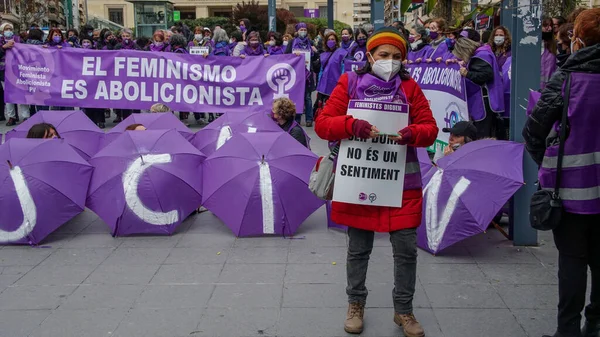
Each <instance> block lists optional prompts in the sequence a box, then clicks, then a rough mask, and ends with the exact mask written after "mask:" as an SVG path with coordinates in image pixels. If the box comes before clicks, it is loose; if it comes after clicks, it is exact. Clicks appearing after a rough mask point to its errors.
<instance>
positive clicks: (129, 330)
mask: <svg viewBox="0 0 600 337" xmlns="http://www.w3.org/2000/svg"><path fill="white" fill-rule="evenodd" d="M203 311H204V309H203V308H187V309H173V308H169V309H147V308H135V309H131V310H130V311H129V313H127V315H126V316H125V318H124V319H123V320H122V321H121V323H120V324H119V327H118V328H117V330H116V331H115V333H114V334H112V336H113V337H167V336H169V337H171V336H175V337H178V336H198V334H197V333H196V331H197V329H196V326H197V325H198V322H199V321H200V318H201V316H202V312H203Z"/></svg>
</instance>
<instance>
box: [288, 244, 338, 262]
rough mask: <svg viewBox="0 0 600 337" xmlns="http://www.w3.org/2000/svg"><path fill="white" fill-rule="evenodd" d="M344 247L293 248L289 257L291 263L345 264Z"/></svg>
mask: <svg viewBox="0 0 600 337" xmlns="http://www.w3.org/2000/svg"><path fill="white" fill-rule="evenodd" d="M346 255H347V253H346V248H344V247H317V246H292V247H290V254H289V256H288V262H289V263H305V264H313V263H324V264H331V263H332V262H336V263H344V262H345V261H346Z"/></svg>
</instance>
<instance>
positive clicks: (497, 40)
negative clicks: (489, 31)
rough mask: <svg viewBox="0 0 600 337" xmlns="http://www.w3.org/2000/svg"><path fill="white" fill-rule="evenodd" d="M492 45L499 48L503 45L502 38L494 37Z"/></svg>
mask: <svg viewBox="0 0 600 337" xmlns="http://www.w3.org/2000/svg"><path fill="white" fill-rule="evenodd" d="M494 43H495V44H496V46H501V45H503V44H504V36H494Z"/></svg>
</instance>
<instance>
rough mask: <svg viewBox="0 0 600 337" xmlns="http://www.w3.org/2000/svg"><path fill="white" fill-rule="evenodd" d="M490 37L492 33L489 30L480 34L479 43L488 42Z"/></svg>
mask: <svg viewBox="0 0 600 337" xmlns="http://www.w3.org/2000/svg"><path fill="white" fill-rule="evenodd" d="M490 36H492V31H491V30H486V31H484V32H483V33H482V34H481V41H489V40H490Z"/></svg>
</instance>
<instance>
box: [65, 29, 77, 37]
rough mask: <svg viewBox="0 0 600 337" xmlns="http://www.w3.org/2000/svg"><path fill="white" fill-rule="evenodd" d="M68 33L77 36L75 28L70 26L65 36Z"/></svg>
mask: <svg viewBox="0 0 600 337" xmlns="http://www.w3.org/2000/svg"><path fill="white" fill-rule="evenodd" d="M69 33H73V35H75V36H79V32H78V31H77V29H75V28H71V29H69V30H67V36H69Z"/></svg>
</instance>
